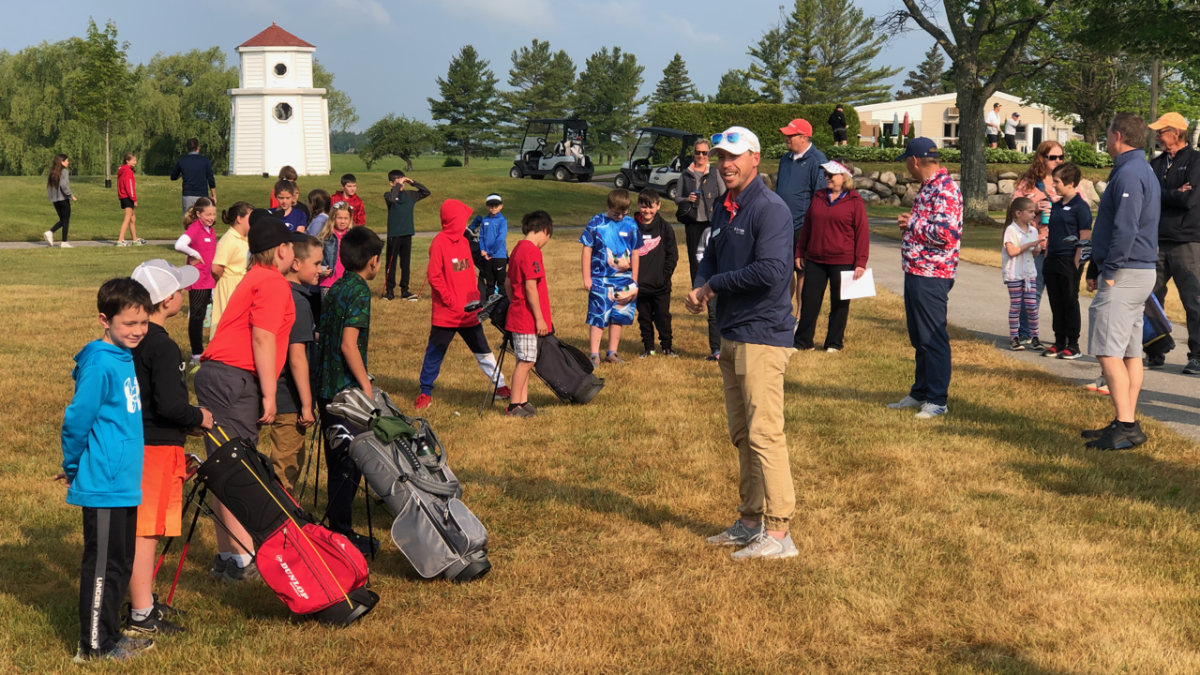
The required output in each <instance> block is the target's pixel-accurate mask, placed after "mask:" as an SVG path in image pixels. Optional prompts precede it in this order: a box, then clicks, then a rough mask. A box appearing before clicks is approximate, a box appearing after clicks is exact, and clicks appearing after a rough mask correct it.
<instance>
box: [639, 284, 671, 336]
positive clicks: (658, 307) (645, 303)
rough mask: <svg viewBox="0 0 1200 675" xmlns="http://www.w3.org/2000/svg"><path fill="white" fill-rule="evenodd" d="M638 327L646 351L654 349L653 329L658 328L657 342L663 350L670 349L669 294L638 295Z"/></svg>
mask: <svg viewBox="0 0 1200 675" xmlns="http://www.w3.org/2000/svg"><path fill="white" fill-rule="evenodd" d="M637 317H638V327H639V328H641V330H642V346H644V347H645V348H646V351H650V350H652V349H654V329H655V328H658V341H659V342H661V343H662V348H663V349H664V350H666V349H670V348H671V338H672V335H671V292H670V291H665V292H663V293H656V294H654V295H642V294H640V293H639V294H638V298H637Z"/></svg>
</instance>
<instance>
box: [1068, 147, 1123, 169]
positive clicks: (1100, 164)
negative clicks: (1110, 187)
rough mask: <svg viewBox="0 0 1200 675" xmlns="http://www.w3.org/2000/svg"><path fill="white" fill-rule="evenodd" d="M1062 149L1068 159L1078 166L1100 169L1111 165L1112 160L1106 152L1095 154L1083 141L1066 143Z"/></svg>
mask: <svg viewBox="0 0 1200 675" xmlns="http://www.w3.org/2000/svg"><path fill="white" fill-rule="evenodd" d="M1063 149H1064V150H1066V152H1067V157H1068V159H1070V160H1071V161H1072V162H1074V163H1076V164H1078V165H1079V166H1087V167H1091V168H1093V169H1100V168H1104V167H1106V166H1112V165H1113V159H1112V157H1109V156H1108V153H1107V152H1096V150H1095V149H1094V148H1093V147H1092V146H1091V145H1089V144H1088V143H1085V142H1083V141H1067V143H1066V145H1065V146H1064V147H1063Z"/></svg>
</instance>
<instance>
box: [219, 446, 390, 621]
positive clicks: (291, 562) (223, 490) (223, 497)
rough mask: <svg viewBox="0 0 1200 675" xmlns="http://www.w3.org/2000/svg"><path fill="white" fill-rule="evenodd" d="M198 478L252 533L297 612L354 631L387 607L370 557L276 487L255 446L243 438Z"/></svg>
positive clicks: (261, 562)
mask: <svg viewBox="0 0 1200 675" xmlns="http://www.w3.org/2000/svg"><path fill="white" fill-rule="evenodd" d="M196 475H197V476H198V477H199V479H200V481H201V482H202V483H203V484H204V487H206V488H207V489H208V491H209V492H211V493H212V494H213V497H214V498H216V499H217V500H218V501H220V502H221V504H222V505H224V506H225V508H226V509H228V510H229V512H230V513H231V514H233V516H234V518H236V519H237V521H238V522H239V523H241V525H242V527H244V528H246V531H247V532H248V533H249V534H250V537H251V539H253V542H254V548H255V560H256V561H257V563H258V571H259V574H261V575H262V578H263V581H264V582H266V584H267V586H269V587H270V588H271V590H273V591H275V593H276V594H277V595H279V599H280V600H282V601H283V603H284V604H286V605H287V606H288V609H290V610H291V611H292V612H293V613H295V614H303V615H309V616H312V617H314V618H315V619H316V620H317V621H320V622H321V623H328V624H335V625H341V626H348V625H350V624H351V623H354V622H355V621H357V620H358V619H361V618H362V617H363V616H365V615H366V614H367V612H370V611H371V609H372V608H374V607H375V603H377V602H379V596H378V595H376V594H375V593H374V592H372V591H370V590H368V589H366V588H365V587H364V586H365V585H366V583H367V574H368V570H367V561H366V559H365V558H364V557H363V555H362V553H361V552H359V550H358V549H357V548H355V547H354V545H353V544H351V543H350V541H349V540H348V539H346V538H345V537H343V536H342V535H340V534H337V533H335V532H331V531H329V530H327V529H326V528H324V527H321V526H320V525H317V524H316V522H315V521H314V520H313V518H312V516H310V515H308V514H307V513H305V511H304V510H303V509H301V508H300V506H299V504H297V503H296V502H295V500H293V499H292V497H291V495H289V494H288V492H287V490H284V489H283V486H282V485H280V484H279V482H278V481H277V480H276V478H275V474H274V472H273V471H272V469H271V462H270V460H268V459H267V458H266V457H264V456H262V455H260V454H258V452H257V451H256V450H255V449H254V448H253V447H252V446H251V445H250V444H249V443H248V442H247V441H245V440H244V439H241V438H235V439H233V440H231V441H228V442H227V443H225V444H224V445H222V446H221V447H219V448H217V449H216V450H215V451H213V452H212V453H210V454H209V456H208V459H207V460H205V462H204V463H203V464H201V465H200V468H199V470H197V472H196ZM243 545H245V544H244V542H243Z"/></svg>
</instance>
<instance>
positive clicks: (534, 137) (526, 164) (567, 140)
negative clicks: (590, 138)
mask: <svg viewBox="0 0 1200 675" xmlns="http://www.w3.org/2000/svg"><path fill="white" fill-rule="evenodd" d="M587 128H588V124H587V122H584V121H583V120H565V119H547V120H530V121H529V125H528V126H526V127H525V139H524V140H523V141H522V142H521V154H519V155H517V157H516V159H515V160H514V161H513V166H512V169H509V171H508V175H509V176H511V177H513V178H524V177H525V176H529V177H530V178H533V179H534V180H542V179H544V178H545V177H546V176H554V180H557V181H561V182H566V181H571V180H577V181H579V182H580V183H584V182H587V181H589V180H591V179H592V174H593V173H594V172H595V170H596V167H595V165H594V164H592V159H591V158H590V157H588V156H587V154H586V153H585V152H584V148H585V147H586V146H585V144H586V143H587ZM551 140H553V141H554V146H553V147H547V144H548V143H549V142H550V141H551Z"/></svg>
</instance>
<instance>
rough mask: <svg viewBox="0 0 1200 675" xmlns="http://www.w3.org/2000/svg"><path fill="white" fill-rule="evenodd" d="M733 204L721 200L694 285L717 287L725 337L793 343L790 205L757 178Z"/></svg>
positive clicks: (719, 320)
mask: <svg viewBox="0 0 1200 675" xmlns="http://www.w3.org/2000/svg"><path fill="white" fill-rule="evenodd" d="M814 149H815V148H814ZM726 199H728V193H726ZM734 207H735V210H736V212H737V213H736V215H734V214H732V213H730V210H729V208H728V207H726V205H725V200H718V201H717V204H716V208H715V209H714V210H713V217H712V233H711V234H710V235H709V240H708V247H707V248H706V249H705V251H704V258H703V259H702V260H701V261H700V269H699V270H698V271H697V272H696V280H695V282H694V286H693V287H694V288H699V287H701V286H703V285H704V284H705V283H708V284H709V286H710V287H711V288H712V289H713V291H715V292H716V294H717V328H718V330H720V332H721V336H722V337H724V338H725V339H727V340H734V341H737V342H748V343H751V344H759V345H768V346H773V347H791V346H792V342H793V339H794V338H793V332H794V330H795V327H796V320H795V319H794V318H792V315H791V314H792V301H791V298H790V297H789V288H788V282H789V280H790V279H791V275H792V260H791V252H792V228H791V227H789V226H790V224H791V216H790V214H789V213H788V206H787V204H785V203H784V202H783V199H781V198H780V197H779V195H777V194H775V193H773V192H771V191H770V190H768V189H767V186H766V185H765V184H763V182H762V181H761V180H757V179H755V180H752V181H750V185H748V186H746V188H745V189H744V190H742V193H741V194H739V195H738V198H737V201H736V202H735V203H734Z"/></svg>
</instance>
